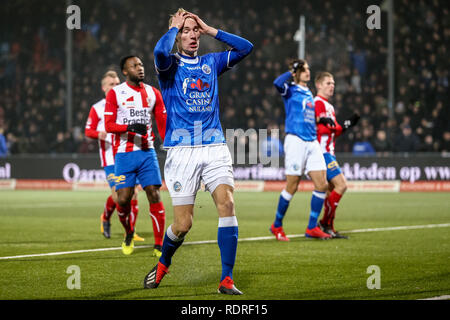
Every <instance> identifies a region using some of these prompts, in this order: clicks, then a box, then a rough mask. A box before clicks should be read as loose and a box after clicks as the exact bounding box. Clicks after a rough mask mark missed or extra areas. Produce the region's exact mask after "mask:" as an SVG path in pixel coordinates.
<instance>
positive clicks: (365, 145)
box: [352, 141, 375, 156]
mask: <svg viewBox="0 0 450 320" xmlns="http://www.w3.org/2000/svg"><path fill="white" fill-rule="evenodd" d="M352 153H353V155H355V156H372V155H375V149H374V148H373V146H372V144H371V143H370V141H361V142H355V144H354V145H353V150H352Z"/></svg>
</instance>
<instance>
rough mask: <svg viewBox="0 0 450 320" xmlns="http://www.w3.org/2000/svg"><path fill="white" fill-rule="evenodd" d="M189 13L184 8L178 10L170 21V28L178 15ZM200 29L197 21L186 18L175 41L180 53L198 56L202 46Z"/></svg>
mask: <svg viewBox="0 0 450 320" xmlns="http://www.w3.org/2000/svg"><path fill="white" fill-rule="evenodd" d="M185 12H187V11H186V10H184V9H183V8H180V9H178V11H177V12H175V13H174V14H173V15H171V16H170V19H169V27H170V26H171V25H172V19H173V17H174V16H175V14H177V13H185ZM200 35H201V33H200V28H199V25H198V23H197V21H196V20H195V19H193V18H186V20H185V21H184V25H183V27H182V28H181V29H180V30H179V31H178V34H177V37H176V39H175V41H176V44H177V49H178V52H180V53H181V54H184V55H187V56H191V57H194V56H196V55H197V51H198V48H199V46H200Z"/></svg>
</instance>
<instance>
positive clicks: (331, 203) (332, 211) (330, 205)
mask: <svg viewBox="0 0 450 320" xmlns="http://www.w3.org/2000/svg"><path fill="white" fill-rule="evenodd" d="M341 197H342V195H340V194H339V193H337V192H335V191H332V192H331V193H330V195H329V196H328V198H326V199H325V206H324V207H325V211H324V217H323V222H324V223H325V224H328V225H330V226H331V227H332V228H333V229H334V226H333V222H334V217H335V216H336V208H337V206H338V204H339V201H340V200H341Z"/></svg>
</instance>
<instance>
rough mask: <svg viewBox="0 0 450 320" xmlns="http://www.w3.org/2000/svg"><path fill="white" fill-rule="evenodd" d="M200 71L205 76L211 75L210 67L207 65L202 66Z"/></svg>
mask: <svg viewBox="0 0 450 320" xmlns="http://www.w3.org/2000/svg"><path fill="white" fill-rule="evenodd" d="M202 71H203V73H205V74H210V73H211V67H210V66H208V65H207V64H204V65H202Z"/></svg>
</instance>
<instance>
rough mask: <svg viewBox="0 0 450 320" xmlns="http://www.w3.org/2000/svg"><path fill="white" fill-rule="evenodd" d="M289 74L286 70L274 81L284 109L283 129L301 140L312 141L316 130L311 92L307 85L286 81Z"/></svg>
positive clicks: (315, 136) (315, 135)
mask: <svg viewBox="0 0 450 320" xmlns="http://www.w3.org/2000/svg"><path fill="white" fill-rule="evenodd" d="M290 75H291V74H290V72H286V73H284V74H283V75H281V76H279V77H278V78H277V79H276V80H275V81H274V85H275V87H276V88H277V90H278V91H279V92H280V94H281V96H282V98H283V102H284V107H285V110H286V120H285V131H286V133H289V134H294V135H296V136H298V137H299V138H301V139H302V140H305V141H314V140H316V139H317V132H316V115H315V110H314V97H313V94H312V92H311V90H309V88H308V87H304V86H300V85H298V84H295V83H294V82H288V81H287V80H288V79H289V78H290Z"/></svg>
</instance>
